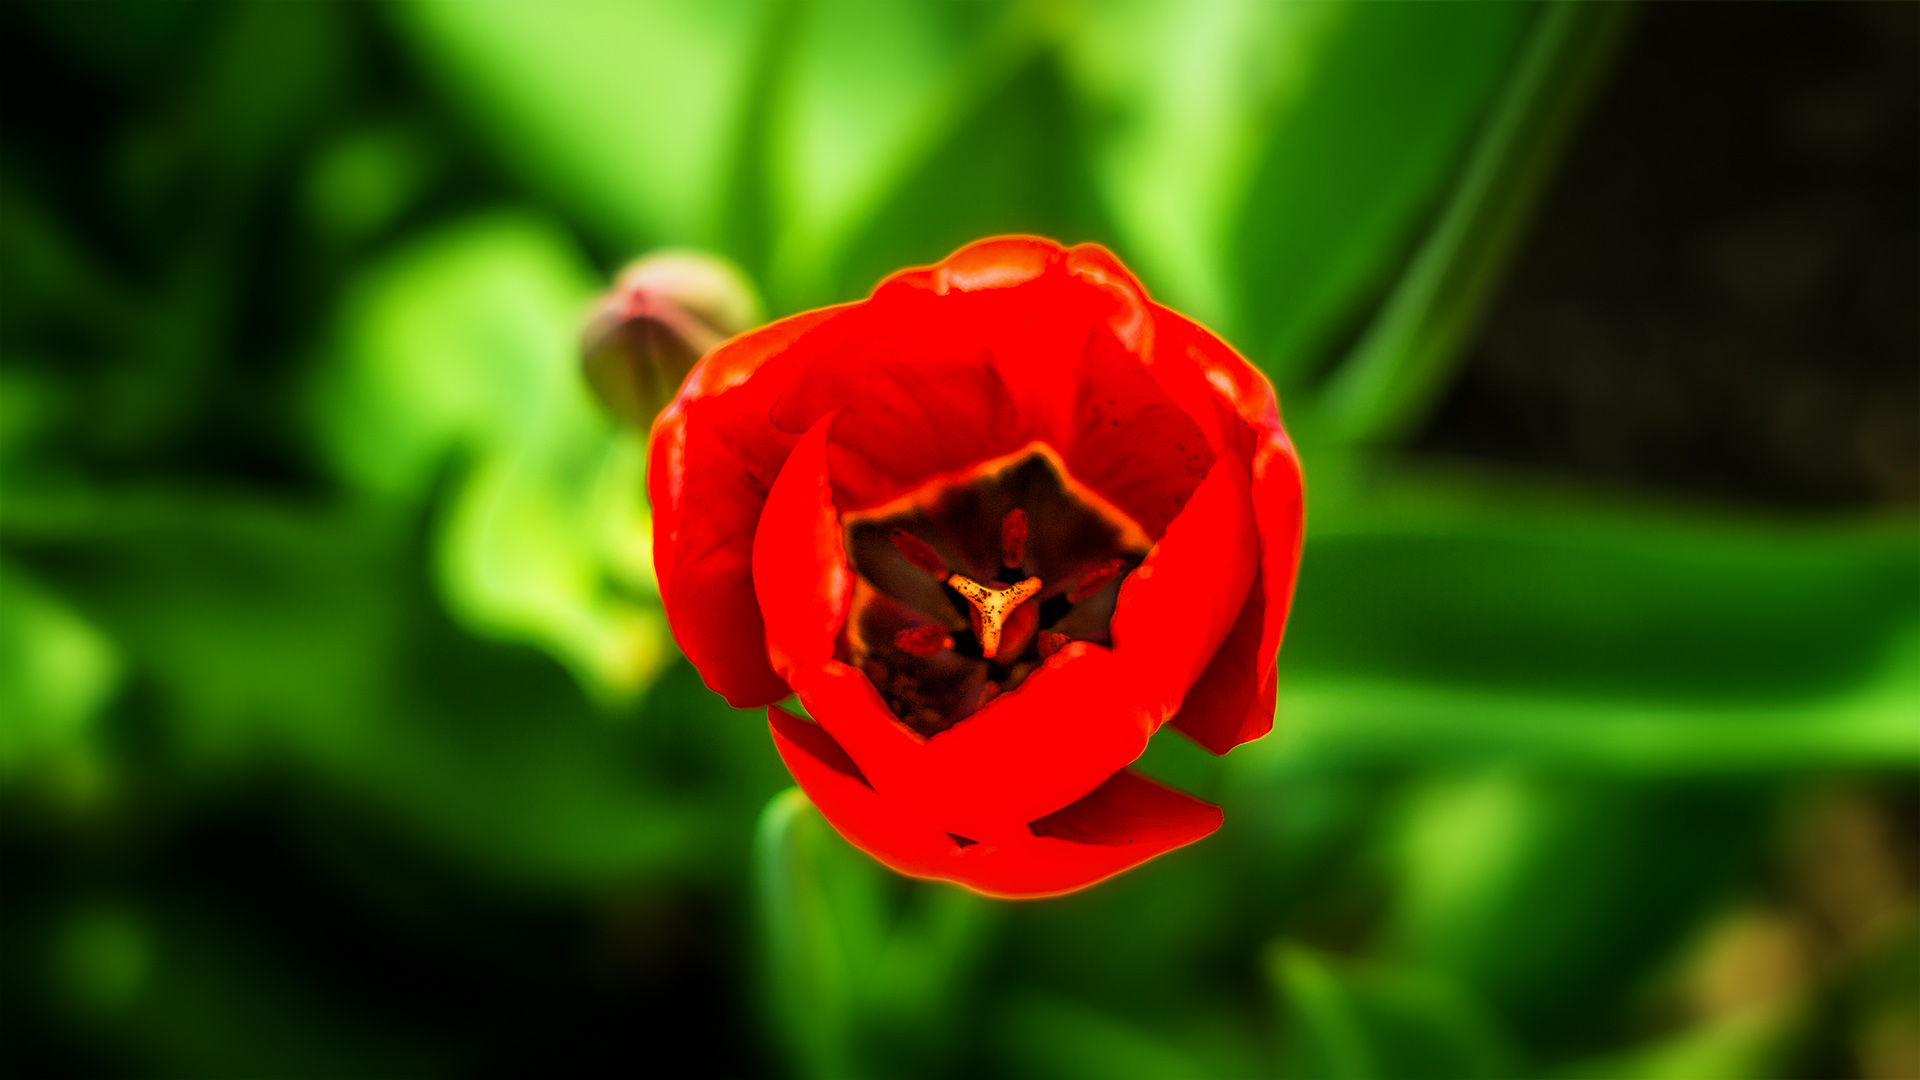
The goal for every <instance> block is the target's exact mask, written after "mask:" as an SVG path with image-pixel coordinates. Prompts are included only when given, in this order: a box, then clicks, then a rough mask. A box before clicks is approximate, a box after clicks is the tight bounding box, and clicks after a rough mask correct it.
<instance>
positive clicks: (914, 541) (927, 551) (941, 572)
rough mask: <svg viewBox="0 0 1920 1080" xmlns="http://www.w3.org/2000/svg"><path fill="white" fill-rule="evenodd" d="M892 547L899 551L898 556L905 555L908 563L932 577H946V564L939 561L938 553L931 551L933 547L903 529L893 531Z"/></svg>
mask: <svg viewBox="0 0 1920 1080" xmlns="http://www.w3.org/2000/svg"><path fill="white" fill-rule="evenodd" d="M893 546H894V547H897V548H899V549H900V554H902V555H905V556H906V557H907V561H908V562H910V563H912V564H913V565H915V566H917V567H919V568H920V569H922V570H925V571H926V572H927V573H929V574H932V575H933V576H934V577H942V578H943V577H946V576H947V564H946V563H944V562H942V561H941V560H940V553H939V552H937V551H935V550H933V545H932V544H929V543H927V542H926V541H925V540H922V539H920V538H919V537H917V536H915V535H913V534H912V533H910V532H908V531H907V530H905V529H895V530H893Z"/></svg>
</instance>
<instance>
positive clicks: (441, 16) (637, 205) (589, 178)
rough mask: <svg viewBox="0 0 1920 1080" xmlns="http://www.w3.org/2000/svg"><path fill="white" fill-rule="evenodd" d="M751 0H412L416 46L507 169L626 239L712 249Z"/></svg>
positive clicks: (752, 31) (735, 139)
mask: <svg viewBox="0 0 1920 1080" xmlns="http://www.w3.org/2000/svg"><path fill="white" fill-rule="evenodd" d="M779 9H780V5H779V4H774V3H757V2H754V0H661V2H652V3H645V4H611V3H604V4H602V3H568V4H542V5H529V4H522V3H514V2H511V0H405V2H403V3H401V4H399V5H398V6H397V7H396V8H395V11H394V13H395V15H396V21H397V22H398V24H399V27H400V29H401V30H402V32H403V33H404V34H405V36H406V37H407V39H408V40H409V41H410V42H411V43H412V45H413V46H414V48H415V49H416V50H417V51H418V52H419V54H420V55H421V57H422V58H423V59H424V60H425V61H426V64H427V66H428V67H429V69H430V70H432V71H434V72H435V73H436V74H438V75H439V76H440V77H441V79H442V80H443V82H444V83H445V85H447V86H448V87H449V88H451V89H452V91H453V92H454V96H455V98H456V99H457V100H458V101H459V102H460V103H461V104H462V105H464V106H465V107H466V108H467V109H468V110H469V112H470V114H471V115H472V116H473V117H474V119H475V121H476V122H477V124H478V126H479V128H480V130H481V132H482V133H483V134H484V135H485V136H486V137H487V138H488V139H489V140H490V141H491V142H492V144H493V148H494V150H495V151H496V152H497V153H498V154H499V155H500V157H501V158H502V159H504V160H505V161H507V162H508V163H509V164H510V165H512V166H513V167H514V168H515V169H516V170H518V172H519V173H520V174H521V176H523V177H524V178H526V179H527V180H528V181H530V182H531V183H532V184H533V185H534V186H536V187H537V188H539V189H541V190H543V191H545V192H547V193H548V194H550V195H551V196H553V197H555V198H557V199H559V200H560V201H561V203H562V204H563V205H565V206H567V207H568V208H569V209H570V210H571V211H572V212H573V213H574V214H577V215H578V216H579V217H580V218H581V219H583V220H585V221H587V222H589V223H591V224H592V225H593V227H594V228H596V229H598V230H599V231H600V232H602V233H603V234H604V235H606V236H608V237H611V238H612V239H614V240H615V241H617V242H618V243H620V244H622V245H624V246H626V247H628V248H631V249H633V250H636V251H637V250H640V249H644V248H648V247H655V246H659V245H662V244H691V245H708V246H711V245H713V244H715V243H716V242H717V241H718V239H719V237H720V235H721V232H722V226H723V223H722V221H721V214H722V210H723V208H724V207H725V204H726V198H727V193H728V188H729V184H730V180H731V170H732V168H733V164H734V162H735V160H736V155H737V154H738V153H739V151H740V146H739V139H740V132H741V129H742V125H743V124H744V123H745V120H746V112H747V108H748V103H749V98H750V93H751V84H752V81H753V78H754V74H753V73H754V66H755V62H756V61H758V60H760V59H762V56H763V53H762V50H761V49H760V48H758V47H757V46H758V44H759V42H760V41H761V40H762V37H763V35H765V34H766V33H767V32H768V31H769V30H770V29H771V28H772V24H771V20H772V19H773V17H774V16H775V15H776V13H777V12H778V11H779Z"/></svg>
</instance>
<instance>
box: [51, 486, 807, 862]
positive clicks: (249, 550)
mask: <svg viewBox="0 0 1920 1080" xmlns="http://www.w3.org/2000/svg"><path fill="white" fill-rule="evenodd" d="M397 519H398V520H397ZM48 528H50V526H48V525H45V524H44V523H43V525H42V529H43V530H45V529H48ZM61 529H62V533H61V536H60V542H59V543H58V544H57V545H54V544H49V543H47V542H46V536H47V534H46V532H44V531H43V532H42V534H41V535H40V536H39V537H37V538H36V540H35V543H34V544H33V545H32V546H31V549H27V545H25V544H22V545H20V546H21V547H22V548H23V552H24V554H23V559H24V558H25V557H26V556H31V562H30V565H33V566H34V568H35V569H36V571H38V572H39V573H40V574H41V576H43V577H44V578H45V579H46V580H48V581H49V582H51V583H53V584H55V585H57V586H58V587H59V588H60V590H61V592H62V593H63V594H64V595H66V596H67V597H69V598H71V601H72V603H73V604H74V605H75V606H76V607H77V608H78V609H79V610H81V611H83V612H84V613H85V614H86V616H87V618H88V619H89V620H90V621H92V622H93V623H94V624H96V625H98V626H99V627H101V628H102V630H103V631H104V632H105V633H108V634H110V635H111V636H112V639H113V640H114V641H115V642H116V643H117V645H118V647H119V648H120V650H121V652H122V654H123V656H124V663H125V665H126V667H127V669H128V672H129V675H130V677H131V678H135V679H138V680H140V682H141V683H142V684H143V685H146V686H148V687H149V688H150V692H149V693H148V694H146V695H143V700H142V702H141V704H142V707H143V708H145V709H146V710H150V711H148V712H146V713H143V714H142V715H143V718H144V721H145V723H147V724H148V725H150V727H151V729H152V730H153V731H154V732H155V736H156V738H155V741H156V743H157V746H156V747H155V748H154V750H153V753H154V754H156V755H157V756H158V758H159V760H160V761H161V762H162V764H163V765H164V766H165V768H166V775H168V776H170V777H171V778H172V780H173V782H174V783H180V784H187V785H191V784H194V783H203V782H205V781H207V780H209V779H211V778H214V777H219V776H236V775H246V774H248V773H250V772H252V771H254V770H257V769H260V768H262V767H264V766H265V765H266V764H267V763H273V764H274V765H275V766H276V767H277V768H281V769H285V770H288V771H290V772H291V773H292V774H294V775H297V776H299V777H301V778H303V779H305V780H307V781H309V782H310V783H309V784H308V785H305V786H303V789H302V790H303V791H305V792H306V793H307V794H308V795H309V796H310V797H312V798H315V799H317V800H318V805H319V806H320V807H321V810H320V812H319V814H318V816H319V817H320V818H321V819H323V820H326V821H329V822H341V821H351V822H362V823H364V824H363V825H362V827H364V828H367V829H369V830H371V831H372V832H373V833H375V834H376V835H377V836H378V837H379V838H380V840H381V842H383V843H387V842H394V843H399V844H402V845H404V846H407V847H408V848H410V849H412V850H415V851H426V852H432V853H434V857H435V858H441V857H445V858H450V859H451V860H453V861H454V862H456V863H457V864H459V865H462V866H465V867H468V868H469V869H471V870H475V871H478V872H479V873H480V874H482V875H484V876H487V877H491V878H495V879H497V880H499V881H502V882H513V883H514V887H515V888H518V889H533V890H538V891H548V892H570V891H578V890H581V889H590V888H599V887H604V886H606V885H608V884H613V883H632V882H633V881H635V880H641V879H645V878H647V877H649V876H653V875H658V874H667V873H682V874H685V873H701V874H710V873H720V872H723V871H724V869H725V868H726V867H727V866H729V865H731V864H732V861H733V860H732V859H731V857H730V856H729V852H734V851H737V850H738V848H739V847H740V846H742V845H743V844H744V843H745V842H746V840H747V838H748V836H749V835H750V832H751V822H752V807H754V806H756V805H758V803H759V801H760V800H761V799H762V798H764V797H765V792H766V791H768V790H770V789H771V788H772V787H773V783H772V773H773V772H775V771H777V763H776V762H774V761H773V760H770V759H772V755H771V754H770V753H769V752H768V748H767V746H766V735H765V732H764V728H763V727H761V726H760V725H756V724H752V723H741V722H740V719H741V718H740V715H739V714H737V713H734V712H733V711H732V710H729V709H727V708H726V706H725V703H724V702H722V701H721V700H720V699H719V698H718V697H716V696H714V695H713V694H711V693H708V692H707V691H706V690H705V689H704V688H702V687H701V686H700V685H699V681H698V678H697V677H696V676H695V675H694V674H693V673H692V672H691V670H690V669H688V668H686V667H685V665H684V664H682V665H677V666H675V667H673V668H670V669H669V671H668V677H666V678H663V679H662V680H661V682H660V683H658V684H656V685H655V686H654V687H653V689H652V690H651V691H650V693H649V696H648V698H647V701H646V703H645V704H646V707H647V710H648V712H649V713H650V714H651V715H649V716H647V717H645V718H644V721H643V722H636V723H631V724H612V723H608V722H607V721H606V719H605V717H604V716H603V715H601V714H599V713H598V712H597V711H596V710H595V709H594V708H592V707H591V705H590V704H589V702H588V701H587V700H586V699H585V698H584V697H583V696H582V694H581V693H580V691H579V689H578V687H577V686H576V685H575V684H574V683H573V681H572V680H571V679H569V678H568V677H567V675H566V673H565V672H564V670H563V669H561V668H560V667H559V666H558V665H557V664H555V663H553V662H552V661H550V660H549V659H547V658H546V657H544V656H542V655H541V654H540V653H538V652H536V651H534V650H532V649H529V648H524V647H515V646H510V645H499V644H491V643H487V642H482V641H476V640H474V639H472V638H471V637H468V636H467V635H464V634H462V633H461V632H460V631H459V630H458V629H457V628H456V627H455V626H453V625H452V624H450V623H449V622H447V621H446V620H445V618H444V617H443V616H441V615H440V614H439V613H438V611H437V604H436V603H435V602H434V600H433V598H432V596H431V595H430V594H429V593H428V592H427V590H426V582H425V569H424V567H422V566H421V565H419V564H418V563H417V562H414V561H412V560H410V559H409V558H408V557H407V556H408V554H409V553H410V552H412V551H414V550H416V549H417V547H418V545H419V542H420V537H419V536H418V535H417V534H416V533H415V532H414V530H413V529H412V528H411V527H409V525H408V523H407V522H406V521H405V520H404V518H403V517H402V516H401V515H399V514H378V513H356V514H347V513H339V512H325V513H322V512H314V511H311V510H300V511H295V510H289V509H286V508H284V507H274V506H272V505H270V504H269V505H262V504H260V503H258V502H255V501H252V500H226V501H214V500H209V499H205V498H187V497H181V496H167V495H154V496H148V497H138V496H134V495H131V494H128V493H122V494H121V495H120V496H119V497H118V498H115V499H112V500H107V501H103V502H100V503H97V504H94V505H92V506H91V507H89V508H83V509H82V510H79V511H75V512H72V513H71V514H69V515H68V519H67V520H65V521H64V522H62V523H61ZM668 717H671V721H672V722H671V723H670V724H669V723H667V722H666V718H668Z"/></svg>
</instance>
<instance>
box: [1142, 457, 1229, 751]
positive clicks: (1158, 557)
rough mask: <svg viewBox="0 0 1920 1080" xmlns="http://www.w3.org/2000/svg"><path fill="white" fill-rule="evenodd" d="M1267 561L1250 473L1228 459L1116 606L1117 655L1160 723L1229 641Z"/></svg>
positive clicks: (1215, 469) (1215, 470) (1155, 548)
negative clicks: (1262, 563)
mask: <svg viewBox="0 0 1920 1080" xmlns="http://www.w3.org/2000/svg"><path fill="white" fill-rule="evenodd" d="M1259 560H1260V537H1259V535H1258V533H1257V532H1256V531H1255V528H1254V508H1253V506H1252V505H1251V503H1250V502H1249V498H1248V481H1247V476H1246V474H1245V473H1244V472H1243V471H1242V470H1241V465H1240V462H1239V461H1237V460H1235V459H1233V458H1223V459H1222V460H1220V461H1219V462H1218V463H1217V464H1215V465H1214V467H1213V469H1212V470H1211V471H1210V472H1209V473H1208V474H1207V479H1206V482H1205V483H1203V484H1201V485H1200V488H1199V490H1198V491H1195V492H1194V493H1193V498H1192V499H1190V500H1188V502H1187V508H1186V511H1185V512H1184V513H1182V514H1181V515H1180V517H1179V518H1178V519H1176V520H1175V521H1174V523H1173V524H1172V526H1170V527H1169V528H1168V529H1167V534H1166V536H1164V537H1162V538H1161V540H1160V542H1159V543H1157V544H1155V545H1154V546H1153V550H1152V551H1150V552H1148V553H1147V558H1146V561H1144V562H1142V563H1141V564H1140V565H1139V566H1138V567H1137V568H1135V570H1134V571H1133V573H1131V574H1129V575H1127V578H1126V580H1125V581H1124V582H1122V583H1121V585H1120V597H1119V601H1118V603H1117V604H1116V605H1115V607H1114V612H1113V623H1112V626H1113V652H1114V655H1115V656H1116V657H1118V658H1119V659H1120V660H1121V662H1122V664H1123V665H1124V666H1125V667H1126V668H1127V669H1128V670H1130V671H1133V672H1135V673H1136V679H1137V680H1138V686H1139V690H1138V692H1139V693H1141V694H1143V695H1144V699H1143V700H1144V703H1145V704H1146V705H1147V707H1148V708H1149V710H1150V711H1152V712H1153V715H1154V722H1155V724H1156V725H1158V724H1159V723H1161V722H1163V721H1165V720H1167V719H1168V718H1170V717H1171V716H1173V714H1174V713H1175V711H1176V710H1178V708H1179V706H1180V701H1181V699H1182V698H1183V697H1185V696H1186V693H1187V689H1188V688H1189V687H1191V686H1192V685H1193V683H1194V680H1196V679H1198V678H1199V677H1200V673H1201V672H1202V671H1203V670H1205V668H1206V666H1207V663H1208V661H1210V660H1211V659H1212V658H1213V655H1214V652H1215V650H1217V649H1218V648H1219V647H1220V643H1221V642H1222V641H1223V640H1225V639H1226V636H1227V632H1228V631H1229V630H1230V629H1232V627H1233V624H1234V621H1235V620H1236V619H1237V618H1238V617H1239V615H1240V610H1241V608H1242V607H1243V606H1245V604H1246V601H1247V589H1248V587H1249V586H1250V585H1251V584H1252V583H1253V576H1254V571H1255V570H1256V569H1257V568H1258V567H1259Z"/></svg>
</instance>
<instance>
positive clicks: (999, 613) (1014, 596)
mask: <svg viewBox="0 0 1920 1080" xmlns="http://www.w3.org/2000/svg"><path fill="white" fill-rule="evenodd" d="M947 584H949V585H951V586H953V589H954V591H955V592H957V593H959V594H960V595H961V596H964V597H966V598H967V603H969V604H972V605H973V611H974V617H975V618H974V621H975V622H977V623H978V624H979V626H980V655H982V656H985V657H987V658H988V659H992V657H993V655H994V654H995V653H997V652H999V651H1000V630H1001V627H1003V626H1005V625H1006V621H1007V616H1009V615H1012V614H1013V610H1014V609H1015V608H1017V607H1019V606H1020V605H1021V604H1022V603H1024V602H1025V601H1026V599H1027V597H1029V596H1032V595H1033V594H1034V593H1037V592H1039V591H1040V579H1039V578H1037V577H1030V578H1028V579H1027V580H1025V581H1022V582H1020V583H1019V584H1017V585H1008V586H1006V587H1005V588H1001V589H996V588H993V587H992V586H990V585H982V584H980V583H979V582H977V581H975V580H973V579H972V578H969V577H963V576H961V575H959V574H954V575H953V576H951V577H949V578H947Z"/></svg>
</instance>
